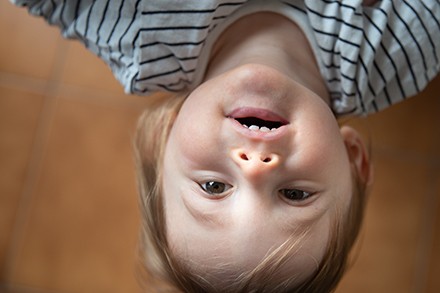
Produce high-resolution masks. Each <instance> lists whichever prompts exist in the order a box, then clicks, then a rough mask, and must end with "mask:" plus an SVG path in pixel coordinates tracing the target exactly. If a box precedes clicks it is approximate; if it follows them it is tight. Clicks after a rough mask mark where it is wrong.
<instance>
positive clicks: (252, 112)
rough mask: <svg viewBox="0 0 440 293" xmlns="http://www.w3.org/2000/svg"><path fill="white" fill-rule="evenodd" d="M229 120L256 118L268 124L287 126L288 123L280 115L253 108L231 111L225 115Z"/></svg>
mask: <svg viewBox="0 0 440 293" xmlns="http://www.w3.org/2000/svg"><path fill="white" fill-rule="evenodd" d="M227 117H229V118H233V119H240V118H258V119H261V120H266V121H270V122H278V123H280V124H281V125H286V124H289V121H288V120H287V119H285V118H283V117H282V116H281V115H278V114H277V113H274V112H272V111H270V110H267V109H261V108H253V107H240V108H237V109H235V110H233V111H232V112H231V113H229V114H228V115H227Z"/></svg>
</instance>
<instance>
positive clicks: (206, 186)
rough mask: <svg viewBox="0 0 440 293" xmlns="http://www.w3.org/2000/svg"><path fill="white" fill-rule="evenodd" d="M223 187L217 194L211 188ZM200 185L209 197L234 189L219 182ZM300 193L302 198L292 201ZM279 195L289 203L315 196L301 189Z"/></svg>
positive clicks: (286, 191)
mask: <svg viewBox="0 0 440 293" xmlns="http://www.w3.org/2000/svg"><path fill="white" fill-rule="evenodd" d="M219 184H220V185H223V186H220V190H219V192H218V193H217V192H215V191H210V190H209V188H210V187H213V188H219V186H218V185H219ZM199 185H200V188H201V189H202V190H203V191H204V192H205V193H206V194H209V195H213V196H221V195H223V194H224V193H225V192H227V191H228V190H229V189H230V188H232V186H231V185H229V184H226V183H223V182H219V181H206V182H203V183H201V184H199ZM297 192H300V193H301V198H299V199H292V197H293V196H295V194H293V193H297ZM279 193H280V194H281V196H283V198H284V199H285V200H287V201H290V202H302V201H305V200H307V199H309V198H310V197H312V196H313V195H314V193H312V192H308V191H304V190H300V189H295V188H292V189H280V190H279Z"/></svg>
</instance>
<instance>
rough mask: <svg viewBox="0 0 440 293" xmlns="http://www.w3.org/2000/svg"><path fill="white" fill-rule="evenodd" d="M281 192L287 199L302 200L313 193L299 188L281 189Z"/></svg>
mask: <svg viewBox="0 0 440 293" xmlns="http://www.w3.org/2000/svg"><path fill="white" fill-rule="evenodd" d="M280 193H281V194H282V196H284V197H285V198H286V199H287V200H291V201H302V200H306V199H308V198H309V197H311V196H312V195H313V194H312V193H310V192H307V191H304V190H299V189H281V190H280Z"/></svg>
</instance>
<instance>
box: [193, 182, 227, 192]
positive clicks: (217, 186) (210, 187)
mask: <svg viewBox="0 0 440 293" xmlns="http://www.w3.org/2000/svg"><path fill="white" fill-rule="evenodd" d="M200 187H202V189H203V190H204V191H205V192H206V193H208V194H212V195H220V194H222V193H223V192H225V191H227V190H228V189H229V188H231V187H232V186H231V185H229V184H225V183H223V182H218V181H207V182H205V183H202V184H200Z"/></svg>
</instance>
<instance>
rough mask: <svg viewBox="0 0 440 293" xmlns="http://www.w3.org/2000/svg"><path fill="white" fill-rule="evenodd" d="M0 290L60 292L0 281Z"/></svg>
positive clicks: (34, 292)
mask: <svg viewBox="0 0 440 293" xmlns="http://www.w3.org/2000/svg"><path fill="white" fill-rule="evenodd" d="M0 292H2V293H61V292H60V291H54V290H47V289H41V288H35V287H29V286H23V285H21V284H13V283H0Z"/></svg>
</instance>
